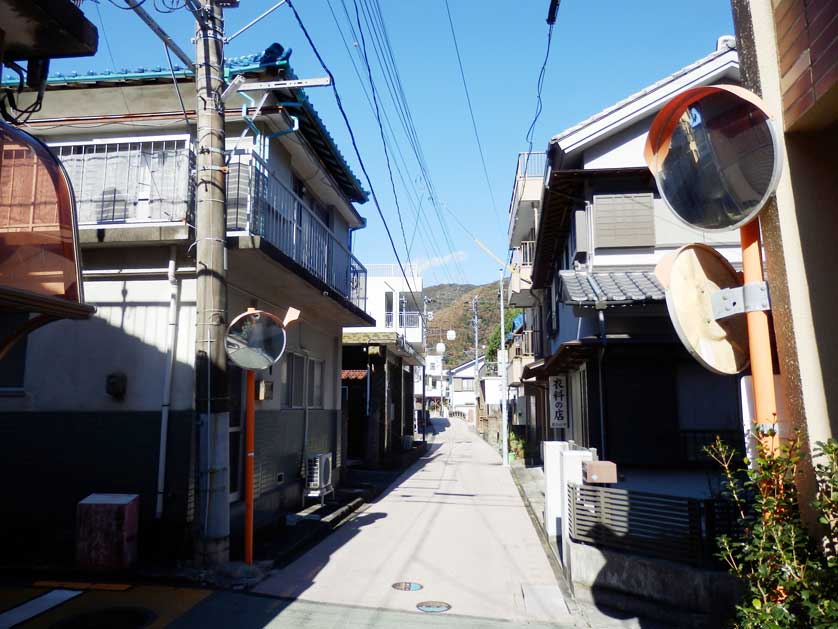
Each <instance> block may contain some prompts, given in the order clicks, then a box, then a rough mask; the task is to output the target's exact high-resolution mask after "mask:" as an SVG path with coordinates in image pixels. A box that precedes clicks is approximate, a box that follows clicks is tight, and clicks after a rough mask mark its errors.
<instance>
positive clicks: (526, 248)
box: [518, 240, 535, 266]
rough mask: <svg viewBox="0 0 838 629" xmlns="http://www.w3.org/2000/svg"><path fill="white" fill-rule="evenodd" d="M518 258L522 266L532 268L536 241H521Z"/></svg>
mask: <svg viewBox="0 0 838 629" xmlns="http://www.w3.org/2000/svg"><path fill="white" fill-rule="evenodd" d="M518 256H519V257H518V261H519V262H520V264H521V266H532V264H533V261H534V260H535V241H534V240H524V241H521V246H520V247H519V253H518Z"/></svg>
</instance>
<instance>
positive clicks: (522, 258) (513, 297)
mask: <svg viewBox="0 0 838 629" xmlns="http://www.w3.org/2000/svg"><path fill="white" fill-rule="evenodd" d="M534 256H535V241H533V240H524V241H523V242H521V245H520V246H518V247H515V248H514V249H513V250H512V269H513V271H512V275H511V277H510V278H509V295H508V303H509V305H510V306H514V307H517V308H528V307H530V306H534V305H535V298H534V297H533V295H532V292H531V290H530V289H531V287H532V283H531V282H530V277H532V263H533V259H534Z"/></svg>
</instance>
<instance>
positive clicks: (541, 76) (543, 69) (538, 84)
mask: <svg viewBox="0 0 838 629" xmlns="http://www.w3.org/2000/svg"><path fill="white" fill-rule="evenodd" d="M554 4H555V9H554V8H553V5H554ZM556 10H558V2H554V3H551V4H550V14H549V16H548V18H547V24H548V26H547V51H546V52H545V53H544V61H543V62H542V64H541V70H539V72H538V81H537V82H536V97H535V115H533V119H532V122H531V123H530V128H529V129H527V135H526V137H525V138H524V139H525V140H526V141H527V157H526V159H525V160H524V170H523V174H524V177H526V176H527V168H528V167H529V163H530V154H531V153H532V144H533V137H534V135H535V125H536V123H537V122H538V118H539V117H540V116H541V111H542V109H543V103H542V100H541V92H542V90H543V89H544V77H545V75H546V74H547V61H548V60H549V59H550V44H551V42H552V41H553V24H554V23H555V19H556V16H555V11H556ZM551 17H552V21H551V19H550V18H551Z"/></svg>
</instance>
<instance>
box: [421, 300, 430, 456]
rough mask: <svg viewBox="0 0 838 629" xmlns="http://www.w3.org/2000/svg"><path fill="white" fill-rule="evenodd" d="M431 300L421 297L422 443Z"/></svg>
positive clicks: (426, 407)
mask: <svg viewBox="0 0 838 629" xmlns="http://www.w3.org/2000/svg"><path fill="white" fill-rule="evenodd" d="M430 301H431V298H430V297H428V296H426V295H423V296H422V441H427V435H428V417H427V413H428V403H427V402H426V401H425V381H426V380H427V379H428V377H427V370H426V365H427V362H428V304H429V303H430Z"/></svg>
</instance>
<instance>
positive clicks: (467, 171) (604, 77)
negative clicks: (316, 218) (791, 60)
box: [52, 0, 733, 285]
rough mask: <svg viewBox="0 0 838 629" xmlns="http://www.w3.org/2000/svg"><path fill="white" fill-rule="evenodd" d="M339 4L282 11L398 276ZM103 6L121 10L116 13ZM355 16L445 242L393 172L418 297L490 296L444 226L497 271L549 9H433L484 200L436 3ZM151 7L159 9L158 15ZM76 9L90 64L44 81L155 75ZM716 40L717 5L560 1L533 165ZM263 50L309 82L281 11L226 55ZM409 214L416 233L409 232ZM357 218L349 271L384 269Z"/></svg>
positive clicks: (186, 45) (106, 20)
mask: <svg viewBox="0 0 838 629" xmlns="http://www.w3.org/2000/svg"><path fill="white" fill-rule="evenodd" d="M170 1H171V0H170ZM355 1H356V0H328V1H327V0H296V2H295V6H296V8H297V10H298V11H299V13H300V15H301V17H302V19H303V21H304V23H305V25H306V27H307V28H308V30H309V32H310V34H311V35H312V38H313V39H314V41H315V43H316V44H317V46H318V48H319V50H320V52H321V54H322V55H323V57H324V59H325V61H326V63H327V64H328V65H329V67H330V69H331V70H332V72H333V74H334V75H335V78H336V83H337V87H338V90H339V92H340V94H341V98H342V101H343V103H344V107H345V108H346V110H347V113H348V115H349V119H350V122H351V124H352V126H353V129H354V131H355V135H356V137H357V138H358V142H359V146H360V150H361V154H362V157H363V159H364V162H365V164H366V166H367V170H368V172H369V174H370V176H371V178H372V182H373V186H374V187H375V190H376V192H377V194H378V197H379V200H380V202H381V205H382V210H383V212H384V215H385V217H386V218H387V222H388V224H389V225H390V229H391V231H392V233H393V237H394V239H395V240H396V244H397V246H398V247H399V252H400V255H401V256H402V260H403V261H405V262H406V261H407V256H406V255H405V251H404V249H405V247H404V244H403V241H402V235H401V230H400V227H399V221H398V218H397V213H396V210H395V203H394V201H393V195H392V193H391V191H390V182H389V179H388V175H387V169H386V165H385V159H384V153H383V149H382V144H381V140H380V137H379V131H378V127H377V125H376V122H375V117H374V115H373V113H372V109H371V107H370V104H369V102H368V100H367V97H366V96H365V95H364V92H363V90H362V89H361V83H360V82H359V80H358V77H357V76H356V74H355V70H354V69H353V66H352V63H351V61H350V56H349V54H348V53H347V50H346V47H345V46H344V42H343V41H342V39H341V35H340V33H339V31H338V27H337V25H336V22H335V18H334V17H333V14H332V10H333V11H334V15H335V16H336V18H337V23H338V24H339V25H340V28H341V29H342V30H343V33H344V36H346V37H348V45H349V47H350V50H351V51H352V53H353V55H355V56H354V57H353V58H354V60H355V63H356V64H357V66H358V68H359V69H360V70H361V72H362V78H363V79H364V80H366V68H365V67H364V66H363V65H362V62H361V61H360V59H359V57H358V51H359V50H360V42H358V45H357V46H356V45H355V40H354V39H353V37H352V35H351V33H350V32H349V21H348V19H347V15H346V13H348V14H349V16H350V17H351V18H352V21H353V26H354V27H355V30H356V32H357V24H356V23H355V4H354V2H355ZM114 2H115V3H116V4H123V2H122V0H114ZM357 2H358V6H359V8H360V9H361V10H364V8H365V7H372V6H375V5H376V4H377V5H378V6H379V7H380V9H381V15H382V17H383V21H384V24H385V26H386V29H387V32H388V35H389V39H390V42H391V44H392V50H393V55H394V58H395V61H396V64H397V67H398V70H399V75H400V78H401V83H402V86H403V90H404V94H405V96H406V100H407V103H408V105H409V107H410V110H411V113H412V117H413V121H414V126H415V129H416V133H417V136H418V139H419V144H420V145H421V149H422V152H423V153H424V156H425V161H426V163H427V166H428V171H429V174H430V178H431V180H432V181H433V185H434V187H435V189H436V191H437V198H438V199H439V202H440V203H441V204H444V208H443V209H442V210H441V214H442V216H443V217H444V222H445V224H446V227H447V232H448V238H446V237H445V236H444V234H443V230H442V228H441V227H440V222H439V218H438V217H437V215H436V214H435V212H434V209H433V207H432V205H431V203H430V202H429V200H428V194H427V193H424V194H419V195H417V196H418V197H419V198H418V199H417V196H414V195H413V194H412V193H411V194H409V193H408V192H407V191H406V190H405V188H404V187H403V185H402V183H401V179H400V177H399V174H398V173H397V172H395V171H394V176H395V177H396V186H397V187H396V190H397V193H398V195H399V202H400V205H401V211H402V218H403V223H404V229H405V234H406V239H407V241H408V244H409V245H410V244H411V243H412V248H411V252H410V259H411V260H412V261H413V262H415V263H419V264H423V265H424V268H425V269H426V270H425V272H424V281H425V284H426V285H430V284H436V283H440V282H449V281H456V282H470V283H484V282H488V281H492V280H494V279H496V278H497V277H498V269H499V265H498V264H497V263H496V262H495V261H493V260H492V259H491V258H490V257H488V256H487V255H486V254H485V253H484V252H483V251H482V250H481V249H480V248H479V247H478V246H477V245H476V244H475V243H474V242H473V240H472V239H471V236H469V235H468V234H467V233H466V232H465V231H464V230H463V229H462V228H461V227H459V226H458V225H457V223H456V221H455V219H454V218H453V216H452V213H453V214H456V216H457V217H458V218H459V220H460V221H462V222H463V223H464V224H465V225H466V226H467V227H468V228H469V230H470V231H471V232H472V233H473V234H474V235H475V236H476V237H477V238H479V239H480V240H481V241H482V242H484V243H485V244H486V245H487V246H488V247H489V248H491V249H492V251H494V252H496V254H497V255H498V256H499V257H502V258H505V257H506V246H507V239H506V229H507V216H508V214H507V212H508V204H509V197H510V194H511V189H512V183H513V176H514V173H515V165H516V159H517V154H518V152H519V151H522V150H526V148H527V144H526V142H525V135H526V132H527V129H528V127H529V126H530V123H531V121H532V117H533V113H534V110H535V104H536V80H537V78H538V72H539V69H540V67H541V63H542V61H543V58H544V52H545V45H546V41H547V37H546V36H547V25H546V23H545V17H546V13H547V6H548V4H549V2H548V0H519V1H518V2H510V1H506V2H501V1H500V0H449V5H450V9H451V15H452V18H453V22H454V27H455V31H456V35H457V39H458V43H459V46H460V53H461V55H462V62H463V66H464V70H465V75H466V79H467V85H468V88H469V91H470V95H471V101H472V105H473V108H474V114H475V119H476V124H477V129H478V132H479V136H480V142H481V144H482V147H483V153H484V155H485V161H486V169H487V171H488V175H489V181H490V183H491V191H492V194H490V193H489V189H488V186H487V183H486V176H485V175H484V172H483V167H482V163H481V159H480V154H479V152H478V149H477V143H476V141H475V137H474V131H473V129H472V124H471V120H470V118H469V115H468V109H467V105H466V97H465V93H464V90H463V84H462V81H461V79H460V74H459V69H458V65H457V58H456V54H455V50H454V44H453V40H452V37H451V31H450V27H449V23H448V17H447V14H446V8H445V1H444V0H418V1H415V0H413V1H409V0H377V2H376V1H375V0H357ZM153 3H154V0H147V2H146V5H145V7H146V9H147V10H149V11H150V12H151V13H152V14H153V15H154V16H155V18H156V19H157V20H158V21H159V23H160V24H161V25H162V26H163V27H164V28H165V29H166V30H167V31H168V32H169V33H170V34H171V35H172V36H173V37H174V38H175V39H176V40H177V42H178V43H179V44H180V46H181V48H183V49H184V50H186V51H187V52H188V53H190V54H191V53H192V51H193V49H194V47H193V46H192V44H191V43H190V38H191V36H192V32H193V23H192V20H191V17H190V15H189V14H188V13H187V12H186V11H185V10H181V11H177V12H175V13H172V14H164V13H160V12H158V11H155V10H153ZM274 3H275V1H274V0H258V1H257V0H242V1H241V7H240V8H238V9H230V10H227V11H226V12H225V18H226V29H227V32H228V34H229V33H232V32H234V31H235V30H237V29H238V28H239V27H241V26H243V25H244V24H245V23H247V22H248V21H250V20H251V19H252V18H253V17H255V16H256V15H258V14H259V13H261V12H262V11H263V10H265V9H266V8H268V7H270V6H272V5H273V4H274ZM158 4H162V3H161V2H160V0H158ZM344 7H345V8H346V13H345V12H344ZM330 8H331V10H330ZM82 9H83V10H84V11H85V13H86V14H87V16H88V17H89V19H91V20H92V21H93V22H94V23H95V24H96V25H97V26H99V27H100V45H99V52H98V53H97V55H96V56H95V57H93V58H82V59H68V60H60V61H56V62H54V63H53V66H52V71H53V72H69V71H72V70H77V71H79V72H84V71H87V70H91V69H93V70H103V69H107V68H114V66H115V67H116V68H121V67H129V68H135V67H140V66H144V67H149V66H156V65H161V64H162V65H164V66H165V64H166V59H165V55H164V52H163V48H162V44H161V43H160V42H159V40H157V39H156V38H155V37H154V35H152V34H151V33H150V31H149V30H148V28H147V27H146V26H145V25H144V24H143V23H142V22H141V21H140V20H139V18H137V16H136V15H134V14H133V12H131V11H125V10H120V9H118V8H116V7H115V6H114V5H113V4H111V3H110V2H109V1H108V0H100V3H99V4H98V5H97V4H96V3H95V2H94V1H93V0H85V2H84V3H83V4H82ZM100 14H101V23H100ZM102 25H104V28H102ZM362 25H363V26H364V29H365V30H364V33H365V38H366V40H367V41H366V44H367V48H368V55H369V57H370V62H371V65H372V68H373V78H374V82H375V85H376V89H377V90H378V93H379V98H380V104H381V107H382V109H383V110H385V111H386V112H387V115H388V116H389V118H390V120H391V122H392V125H393V128H394V129H395V135H396V144H397V145H398V147H399V148H400V149H401V151H402V153H403V155H404V158H405V162H406V165H405V166H404V167H403V168H402V174H403V177H404V179H405V181H406V182H407V187H408V188H411V189H413V188H414V187H415V188H416V189H417V190H420V191H421V190H422V189H423V188H424V183H423V181H422V180H421V179H420V177H421V173H420V169H419V167H418V165H417V163H416V160H415V159H414V157H413V151H412V150H411V145H410V144H409V142H408V141H407V139H406V136H405V134H404V132H403V131H402V129H401V126H400V124H399V122H398V120H399V117H398V114H397V111H396V109H395V107H394V105H393V102H392V101H391V100H390V98H389V94H388V92H387V88H386V84H385V81H384V78H383V75H382V73H381V69H380V67H379V65H378V60H377V58H376V57H375V53H374V49H373V47H372V42H371V36H372V34H371V33H370V32H369V31H368V30H366V29H367V25H366V23H364V21H363V17H362ZM732 33H733V25H732V17H731V12H730V2H729V0H703V1H702V2H683V1H678V0H675V1H673V0H635V1H633V2H628V1H626V0H563V2H561V6H560V9H559V13H558V19H557V21H556V26H555V28H554V32H553V42H552V49H551V54H550V61H549V63H548V66H547V74H546V79H545V83H544V91H543V101H544V109H543V112H542V114H541V117H540V119H539V122H538V124H537V125H536V128H535V134H534V146H533V148H534V150H544V148H545V147H546V145H547V141H548V139H549V138H550V137H551V136H552V135H554V134H556V133H558V132H559V131H561V130H563V129H565V128H567V127H570V126H572V125H573V124H575V123H577V122H579V121H580V120H582V119H584V118H586V117H588V116H590V115H591V114H593V113H596V112H597V111H599V110H601V109H603V108H605V107H608V106H609V105H611V104H613V103H615V102H616V101H618V100H621V99H622V98H624V97H626V96H628V95H629V94H631V93H633V92H635V91H637V90H639V89H641V88H643V87H644V86H646V85H648V84H650V83H653V82H654V81H656V80H658V79H660V78H662V77H664V76H666V75H668V74H671V73H672V72H674V71H675V70H677V69H679V68H681V67H683V66H685V65H687V64H689V63H691V62H693V61H695V60H696V59H698V58H700V57H703V56H705V55H707V54H709V53H710V52H711V51H712V50H713V49H714V48H715V44H716V39H717V37H719V36H720V35H724V34H732ZM106 39H107V41H108V42H109V43H110V48H111V51H112V55H113V61H112V60H111V56H110V54H109V52H108V46H107V43H106ZM275 41H278V42H280V43H282V44H283V45H284V46H285V47H286V48H287V47H291V48H292V49H293V51H294V52H293V54H292V56H291V64H292V66H293V68H294V70H295V72H296V73H297V75H298V76H300V77H316V76H322V75H323V74H324V73H323V71H322V69H321V68H320V66H319V64H318V62H317V59H316V58H315V56H314V54H313V53H312V51H311V48H310V47H309V46H308V44H307V43H306V41H305V39H304V37H303V35H302V33H301V31H300V29H299V28H298V26H297V23H296V21H295V20H294V17H293V14H292V13H291V11H290V9H289V8H288V7H287V6H283V7H281V8H279V9H278V10H277V11H275V12H274V13H272V14H271V15H270V16H269V17H268V18H266V19H265V20H263V21H262V22H261V23H259V24H258V25H257V26H254V27H253V28H252V29H251V30H249V31H248V32H246V33H245V34H243V35H242V36H240V37H239V38H237V39H236V40H234V41H233V42H231V44H230V45H229V46H228V47H227V51H226V54H227V56H238V55H243V54H247V53H253V52H259V51H261V50H263V49H264V48H266V47H267V46H268V45H269V44H271V43H272V42H275ZM175 63H177V61H176V60H175ZM308 95H309V98H310V99H311V100H312V102H313V103H314V105H315V107H316V108H317V109H318V111H319V112H320V113H321V115H322V117H323V119H324V120H325V122H326V125H327V126H328V128H329V130H330V131H331V133H332V134H333V136H334V137H335V139H336V141H337V143H338V146H339V147H340V148H341V150H342V152H343V153H344V155H345V156H346V157H347V159H348V161H349V163H350V164H351V165H352V168H353V170H354V171H355V173H356V174H357V175H358V177H359V178H361V179H362V181H363V178H362V173H361V169H360V168H359V166H358V163H357V160H356V159H355V156H354V154H353V152H352V147H351V144H350V142H349V137H348V133H347V131H346V128H345V126H344V124H343V121H342V119H341V117H340V115H339V113H338V110H337V107H336V105H335V102H334V98H333V95H332V92H331V90H330V89H329V88H313V89H310V90H308ZM396 144H392V143H391V151H393V153H394V154H391V156H390V157H391V161H397V162H399V164H401V160H400V159H399V158H398V156H397V152H398V148H397V147H396ZM364 185H365V187H366V183H364ZM492 196H494V200H495V202H494V207H493V203H492ZM419 201H421V207H420V206H419ZM417 208H419V212H420V215H419V225H420V227H419V228H418V230H415V229H414V228H415V226H416V225H417ZM446 208H447V209H446ZM359 210H360V212H361V214H362V215H363V216H365V217H366V218H367V221H368V228H367V229H365V230H362V231H360V232H357V233H356V239H355V247H354V248H355V254H356V256H357V257H358V258H360V259H361V261H362V262H364V263H373V262H393V261H394V260H395V259H394V256H393V253H392V251H391V250H390V248H389V244H388V242H387V238H386V234H385V232H384V229H383V226H382V223H381V220H380V218H379V217H378V214H377V212H376V210H375V208H374V206H373V204H372V202H370V203H367V204H365V205H362V206H360V207H359ZM449 212H450V213H449ZM414 231H416V235H415V237H414ZM445 259H447V260H448V261H447V262H445V261H444V260H445Z"/></svg>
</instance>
